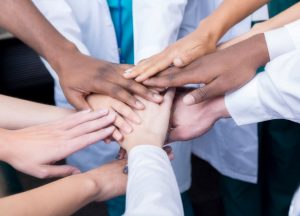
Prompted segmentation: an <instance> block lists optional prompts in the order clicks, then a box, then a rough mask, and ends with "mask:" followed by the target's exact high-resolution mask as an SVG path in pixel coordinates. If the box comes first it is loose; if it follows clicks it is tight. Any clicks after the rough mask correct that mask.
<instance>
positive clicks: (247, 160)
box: [133, 0, 267, 182]
mask: <svg viewBox="0 0 300 216" xmlns="http://www.w3.org/2000/svg"><path fill="white" fill-rule="evenodd" d="M221 3H222V0H201V1H199V0H151V1H149V0H134V1H133V17H134V29H135V32H134V37H135V44H134V46H135V62H136V63H138V62H139V61H140V60H142V59H145V58H148V57H150V56H152V55H154V54H157V53H159V52H161V51H163V50H164V49H165V48H166V47H167V46H169V45H170V44H171V43H174V42H175V41H176V40H178V39H179V38H182V37H184V36H186V35H187V34H189V33H191V32H192V31H194V30H195V29H196V28H197V26H198V24H199V22H200V21H201V20H202V19H203V18H205V17H206V16H208V15H210V14H211V13H212V12H213V11H214V10H215V9H216V8H217V7H218V6H219V5H220V4H221ZM265 9H266V8H265V7H264V8H263V9H262V10H264V11H266V10H265ZM255 17H256V18H257V19H263V18H264V19H266V18H267V15H266V14H265V13H263V11H260V12H258V13H257V14H256V16H255ZM251 21H252V17H251V16H249V17H247V18H246V19H245V20H243V21H242V22H240V23H239V24H238V25H236V26H235V27H233V28H232V29H231V30H230V31H229V32H228V33H227V34H226V35H225V36H224V37H223V38H222V40H221V41H225V40H229V39H230V38H233V37H235V36H238V35H240V34H243V33H245V32H247V31H249V30H250V28H251ZM149 26H151V28H149ZM192 143H193V149H192V150H193V152H194V153H195V154H196V155H198V156H199V157H201V158H203V159H205V160H207V161H208V162H210V163H211V164H212V165H213V166H214V167H215V168H216V169H217V170H218V171H219V172H221V173H222V174H223V175H226V176H229V177H232V178H235V179H240V180H243V181H249V182H256V181H257V169H258V137H257V126H256V124H253V125H246V126H243V127H238V126H237V125H236V124H235V123H234V121H233V120H228V119H225V120H220V121H218V122H217V123H216V125H215V126H214V128H213V129H212V130H210V131H209V132H208V133H207V134H205V135H204V136H202V137H200V138H198V139H195V140H193V141H192ZM185 154H188V152H185Z"/></svg>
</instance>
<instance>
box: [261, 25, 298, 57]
mask: <svg viewBox="0 0 300 216" xmlns="http://www.w3.org/2000/svg"><path fill="white" fill-rule="evenodd" d="M265 38H266V42H267V46H268V50H269V55H270V59H271V60H273V59H275V58H276V57H278V56H280V55H283V54H285V53H288V52H291V51H294V50H296V49H300V20H297V21H295V22H292V23H290V24H288V25H286V26H284V27H282V28H278V29H275V30H272V31H269V32H266V33H265Z"/></svg>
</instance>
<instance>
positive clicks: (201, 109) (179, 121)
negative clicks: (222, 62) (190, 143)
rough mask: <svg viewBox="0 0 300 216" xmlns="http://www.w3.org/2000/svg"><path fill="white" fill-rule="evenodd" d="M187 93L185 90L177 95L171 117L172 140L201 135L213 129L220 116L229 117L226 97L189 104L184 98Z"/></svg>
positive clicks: (187, 138) (188, 138) (182, 139)
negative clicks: (185, 102)
mask: <svg viewBox="0 0 300 216" xmlns="http://www.w3.org/2000/svg"><path fill="white" fill-rule="evenodd" d="M177 92H178V91H177ZM186 93H187V91H183V92H181V93H179V94H178V95H176V100H175V102H174V108H173V110H174V111H173V114H172V117H171V132H170V137H169V140H170V141H184V140H191V139H194V138H196V137H199V136H201V135H203V134H205V133H206V132H207V131H208V130H209V129H211V128H212V127H213V125H214V124H215V122H216V121H217V120H219V119H220V118H226V117H229V113H228V112H227V109H226V107H225V102H224V97H218V98H214V99H209V100H206V101H204V102H201V103H198V104H195V105H192V106H187V105H185V104H184V103H183V100H182V98H183V97H184V95H185V94H186Z"/></svg>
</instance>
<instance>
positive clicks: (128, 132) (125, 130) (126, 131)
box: [124, 126, 132, 134]
mask: <svg viewBox="0 0 300 216" xmlns="http://www.w3.org/2000/svg"><path fill="white" fill-rule="evenodd" d="M124 132H125V133H126V134H130V133H131V132H132V128H131V127H129V126H126V127H125V128H124Z"/></svg>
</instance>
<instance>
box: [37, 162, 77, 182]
mask: <svg viewBox="0 0 300 216" xmlns="http://www.w3.org/2000/svg"><path fill="white" fill-rule="evenodd" d="M79 173H80V170H79V169H78V168H76V167H73V166H69V165H59V166H57V165H42V166H41V167H40V168H39V169H38V172H37V176H36V177H38V178H41V179H45V178H54V177H66V176H69V175H74V174H79Z"/></svg>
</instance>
